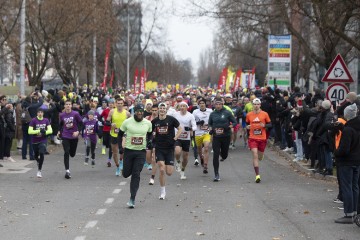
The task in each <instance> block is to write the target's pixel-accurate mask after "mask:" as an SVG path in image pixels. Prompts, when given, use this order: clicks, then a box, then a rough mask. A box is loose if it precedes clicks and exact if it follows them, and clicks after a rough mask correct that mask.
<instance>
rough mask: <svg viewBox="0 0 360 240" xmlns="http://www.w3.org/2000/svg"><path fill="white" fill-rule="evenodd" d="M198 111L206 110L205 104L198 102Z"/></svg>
mask: <svg viewBox="0 0 360 240" xmlns="http://www.w3.org/2000/svg"><path fill="white" fill-rule="evenodd" d="M199 107H200V109H202V110H204V109H205V108H206V104H205V102H204V101H201V102H199Z"/></svg>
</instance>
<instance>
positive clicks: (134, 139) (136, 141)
mask: <svg viewBox="0 0 360 240" xmlns="http://www.w3.org/2000/svg"><path fill="white" fill-rule="evenodd" d="M143 142H144V138H143V137H132V138H131V145H142V144H143Z"/></svg>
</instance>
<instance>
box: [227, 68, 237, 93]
mask: <svg viewBox="0 0 360 240" xmlns="http://www.w3.org/2000/svg"><path fill="white" fill-rule="evenodd" d="M234 75H235V72H233V71H232V67H228V73H227V79H226V85H225V90H226V92H227V93H228V92H230V85H231V83H233V81H234Z"/></svg>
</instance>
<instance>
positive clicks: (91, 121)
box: [83, 110, 98, 167]
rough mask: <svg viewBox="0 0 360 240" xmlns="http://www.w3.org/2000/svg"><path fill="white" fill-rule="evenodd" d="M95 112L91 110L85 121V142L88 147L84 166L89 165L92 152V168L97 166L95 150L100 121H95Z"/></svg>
mask: <svg viewBox="0 0 360 240" xmlns="http://www.w3.org/2000/svg"><path fill="white" fill-rule="evenodd" d="M94 116H95V112H94V111H93V110H90V111H89V112H88V114H87V119H84V133H83V134H84V135H83V137H84V140H85V146H86V155H85V162H84V165H86V166H87V165H89V155H90V150H91V166H92V167H94V166H95V148H96V141H97V139H96V138H97V137H96V134H97V131H98V121H97V119H95V117H94Z"/></svg>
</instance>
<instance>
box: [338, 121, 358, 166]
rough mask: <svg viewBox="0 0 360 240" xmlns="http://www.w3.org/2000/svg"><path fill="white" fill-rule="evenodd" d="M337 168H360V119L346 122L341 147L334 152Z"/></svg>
mask: <svg viewBox="0 0 360 240" xmlns="http://www.w3.org/2000/svg"><path fill="white" fill-rule="evenodd" d="M334 155H335V158H336V164H337V166H360V117H359V116H357V117H356V118H354V119H351V120H349V121H347V122H346V124H345V125H344V129H343V130H342V135H341V139H340V144H339V147H338V148H337V149H336V150H335V152H334Z"/></svg>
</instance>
